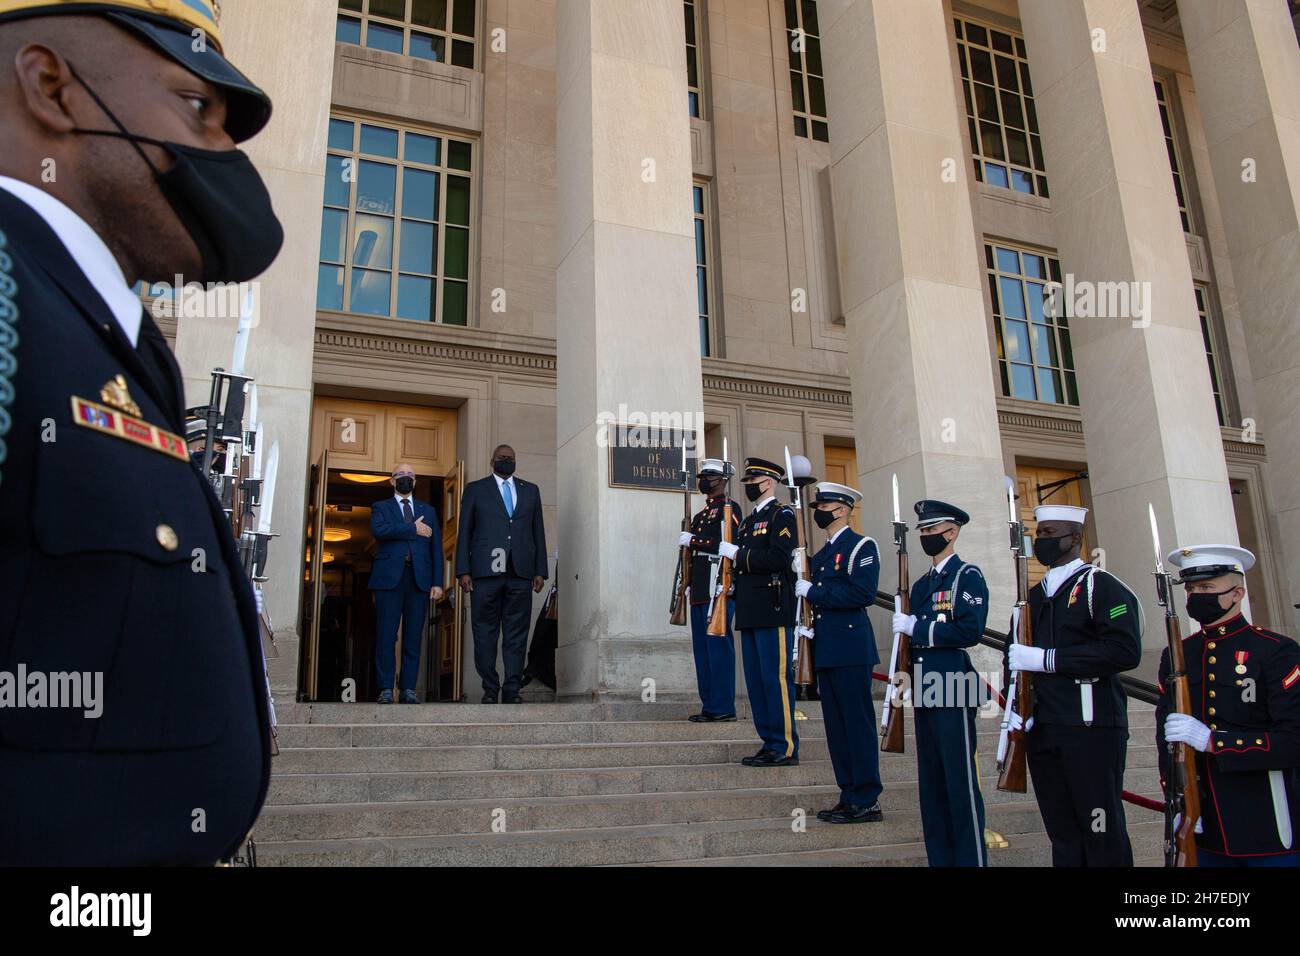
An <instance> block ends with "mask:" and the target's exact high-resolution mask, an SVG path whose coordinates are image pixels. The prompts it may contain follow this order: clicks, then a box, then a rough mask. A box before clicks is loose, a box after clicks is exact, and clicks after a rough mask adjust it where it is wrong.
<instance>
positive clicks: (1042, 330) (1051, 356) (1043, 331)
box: [1029, 324, 1056, 366]
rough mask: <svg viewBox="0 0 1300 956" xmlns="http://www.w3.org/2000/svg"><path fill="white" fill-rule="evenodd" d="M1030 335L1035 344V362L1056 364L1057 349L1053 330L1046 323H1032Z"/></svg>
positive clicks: (1048, 364) (1036, 363)
mask: <svg viewBox="0 0 1300 956" xmlns="http://www.w3.org/2000/svg"><path fill="white" fill-rule="evenodd" d="M1029 337H1030V339H1031V341H1032V342H1033V344H1034V364H1035V365H1047V366H1052V365H1055V364H1056V355H1055V352H1056V349H1055V348H1053V347H1052V346H1053V343H1052V331H1051V329H1049V328H1048V327H1047V326H1045V325H1036V324H1031V325H1030V326H1029Z"/></svg>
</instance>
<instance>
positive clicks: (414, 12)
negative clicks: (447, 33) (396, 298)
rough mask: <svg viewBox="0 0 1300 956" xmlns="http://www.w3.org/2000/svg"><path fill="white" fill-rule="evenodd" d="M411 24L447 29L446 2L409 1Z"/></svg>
mask: <svg viewBox="0 0 1300 956" xmlns="http://www.w3.org/2000/svg"><path fill="white" fill-rule="evenodd" d="M411 22H412V23H416V24H419V25H420V26H422V27H437V28H438V29H439V30H445V29H447V0H411ZM399 294H400V293H399Z"/></svg>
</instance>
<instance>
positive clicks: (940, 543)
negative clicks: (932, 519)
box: [920, 534, 948, 558]
mask: <svg viewBox="0 0 1300 956" xmlns="http://www.w3.org/2000/svg"><path fill="white" fill-rule="evenodd" d="M920 537H921V550H922V551H924V552H925V553H926V554H928V555H929V556H930V557H932V558H933V557H934V556H935V555H936V554H942V553H943V549H944V548H946V547H948V542H947V541H946V540H945V539H944V536H943V535H942V534H923V535H921V536H920Z"/></svg>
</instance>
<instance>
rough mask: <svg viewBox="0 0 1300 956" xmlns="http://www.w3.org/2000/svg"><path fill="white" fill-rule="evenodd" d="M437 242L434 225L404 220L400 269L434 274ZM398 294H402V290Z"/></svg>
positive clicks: (399, 258)
mask: <svg viewBox="0 0 1300 956" xmlns="http://www.w3.org/2000/svg"><path fill="white" fill-rule="evenodd" d="M436 241H437V239H436V237H435V234H434V225H433V223H427V222H412V221H411V220H410V219H403V220H402V243H401V254H400V255H399V256H398V268H400V269H401V270H402V271H403V272H423V273H425V274H430V273H432V272H433V271H434V270H433V263H434V261H435V260H434V244H435V243H436ZM398 292H399V294H400V292H401V290H400V288H399V290H398Z"/></svg>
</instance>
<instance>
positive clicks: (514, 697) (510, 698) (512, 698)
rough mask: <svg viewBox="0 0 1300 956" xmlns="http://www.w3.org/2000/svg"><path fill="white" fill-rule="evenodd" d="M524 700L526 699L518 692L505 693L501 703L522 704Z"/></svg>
mask: <svg viewBox="0 0 1300 956" xmlns="http://www.w3.org/2000/svg"><path fill="white" fill-rule="evenodd" d="M523 702H524V699H523V698H522V697H520V696H519V695H518V694H504V695H502V697H501V703H503V704H522V703H523Z"/></svg>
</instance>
